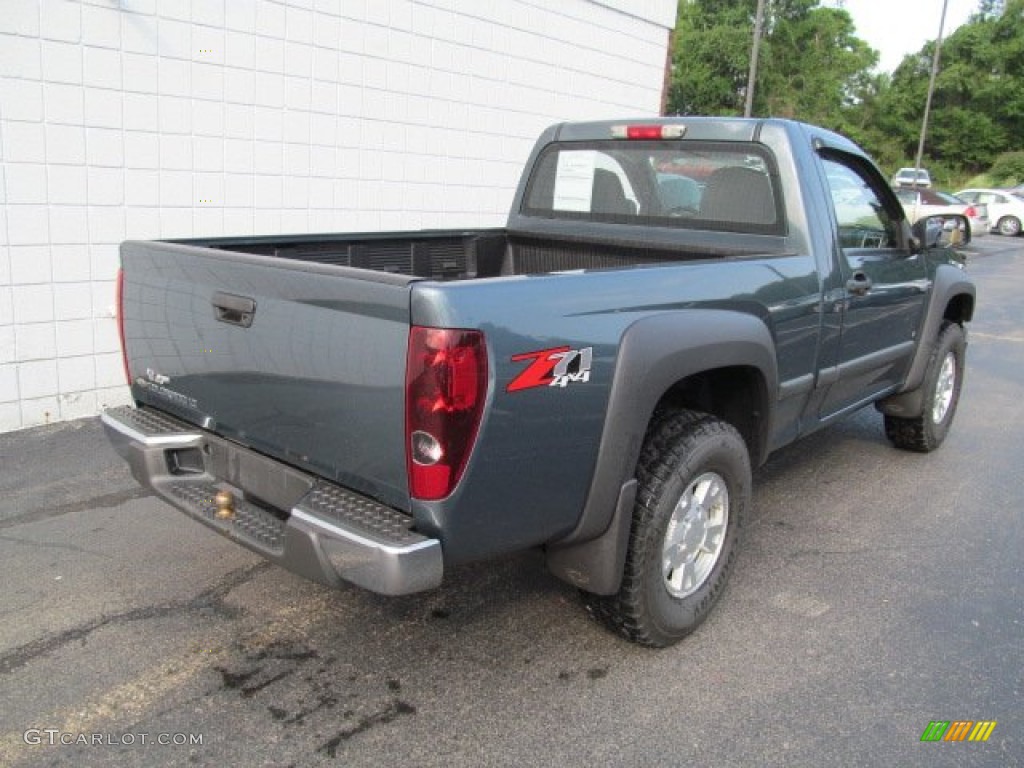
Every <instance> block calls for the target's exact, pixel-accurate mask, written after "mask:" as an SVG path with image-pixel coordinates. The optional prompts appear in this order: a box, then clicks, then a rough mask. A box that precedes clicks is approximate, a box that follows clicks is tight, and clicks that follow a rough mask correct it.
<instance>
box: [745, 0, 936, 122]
mask: <svg viewBox="0 0 1024 768" xmlns="http://www.w3.org/2000/svg"><path fill="white" fill-rule="evenodd" d="M943 13H945V11H943ZM763 24H764V0H757V17H756V18H755V20H754V44H753V46H751V49H750V74H749V75H747V101H746V104H745V105H744V107H743V116H744V117H750V115H751V113H752V112H753V111H754V82H755V81H756V80H757V56H758V54H759V53H760V51H761V26H762V25H763Z"/></svg>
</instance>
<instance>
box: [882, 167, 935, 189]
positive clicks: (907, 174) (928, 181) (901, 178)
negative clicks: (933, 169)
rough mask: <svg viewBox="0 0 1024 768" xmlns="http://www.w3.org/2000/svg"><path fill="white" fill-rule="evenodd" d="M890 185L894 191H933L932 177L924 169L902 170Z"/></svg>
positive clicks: (897, 172)
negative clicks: (915, 189)
mask: <svg viewBox="0 0 1024 768" xmlns="http://www.w3.org/2000/svg"><path fill="white" fill-rule="evenodd" d="M889 183H890V184H891V185H892V187H893V189H914V188H915V187H916V188H917V189H931V186H932V177H931V174H930V173H928V171H926V170H925V169H924V168H918V169H917V170H916V171H915V169H913V168H900V169H899V170H898V171H896V175H895V176H893V177H892V181H891V182H889Z"/></svg>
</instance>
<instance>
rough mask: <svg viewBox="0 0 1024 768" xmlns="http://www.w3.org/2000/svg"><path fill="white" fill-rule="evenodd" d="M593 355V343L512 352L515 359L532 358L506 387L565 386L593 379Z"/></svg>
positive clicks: (517, 361) (508, 390) (515, 361)
mask: <svg viewBox="0 0 1024 768" xmlns="http://www.w3.org/2000/svg"><path fill="white" fill-rule="evenodd" d="M593 359H594V348H593V347H584V348H583V349H571V348H570V347H551V348H550V349H538V350H537V351H536V352H523V353H522V354H519V355H512V362H513V363H519V362H522V361H524V360H531V361H532V362H531V363H530V364H529V365H528V366H526V368H525V369H524V370H523V371H522V372H520V374H519V375H518V376H516V377H515V378H514V379H512V381H511V382H510V383H509V385H508V386H507V387H506V388H505V391H506V392H518V391H519V390H521V389H533V388H534V387H565V386H568V385H569V384H573V383H577V382H587V381H590V364H591V362H592V361H593Z"/></svg>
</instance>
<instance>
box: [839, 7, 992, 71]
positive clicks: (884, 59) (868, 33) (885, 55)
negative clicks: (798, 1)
mask: <svg viewBox="0 0 1024 768" xmlns="http://www.w3.org/2000/svg"><path fill="white" fill-rule="evenodd" d="M942 2H943V0H832V2H828V3H823V5H835V6H840V5H841V6H842V7H843V8H845V9H846V10H847V12H849V14H850V16H852V17H853V22H854V24H856V25H857V36H858V37H860V38H861V39H862V40H864V41H865V42H866V43H867V44H868V45H870V46H871V47H872V48H874V49H875V50H876V51H878V54H879V61H878V70H879V71H881V72H892V71H893V70H894V69H896V67H898V66H899V64H900V62H901V61H903V57H904V56H906V55H907V54H908V53H917V52H918V51H920V50H921V47H922V46H923V45H924V44H925V43H926V42H928V41H929V40H934V39H935V38H936V37H938V36H939V20H940V19H941V18H942ZM977 7H978V0H949V6H948V8H947V9H946V23H945V25H944V26H943V29H942V39H943V40H945V39H946V38H947V37H949V35H950V34H951V33H952V32H953V30H955V29H956V28H957V27H959V26H960V25H961V24H963V23H964V22H965V21H967V17H968V16H970V15H971V14H972V13H974V11H975V10H977Z"/></svg>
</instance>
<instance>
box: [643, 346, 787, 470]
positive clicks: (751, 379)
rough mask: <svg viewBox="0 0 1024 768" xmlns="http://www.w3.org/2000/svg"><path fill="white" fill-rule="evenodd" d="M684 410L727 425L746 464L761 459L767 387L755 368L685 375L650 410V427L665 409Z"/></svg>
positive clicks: (735, 368)
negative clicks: (740, 444)
mask: <svg viewBox="0 0 1024 768" xmlns="http://www.w3.org/2000/svg"><path fill="white" fill-rule="evenodd" d="M680 408H686V409H689V410H694V411H702V412H704V413H710V414H712V415H713V416H716V417H718V418H719V419H722V421H725V422H728V423H729V424H731V425H732V426H733V427H735V428H736V431H738V432H739V433H740V435H741V436H742V437H743V440H744V442H746V444H747V450H748V451H749V453H750V463H751V465H752V466H757V465H758V464H760V463H761V461H762V459H763V458H764V449H765V445H766V443H767V430H768V388H767V386H766V384H765V381H764V377H763V376H762V375H761V372H760V371H759V370H757V369H756V368H752V367H749V366H731V367H728V368H716V369H714V370H711V371H702V372H701V373H697V374H694V375H692V376H688V377H687V378H685V379H683V380H682V381H678V382H676V383H675V384H674V385H673V386H672V387H671V388H670V389H669V390H668V391H667V392H665V394H664V395H662V396H661V399H660V400H658V404H657V405H656V406H655V408H654V414H653V416H652V418H651V423H652V424H653V423H654V422H655V421H657V420H658V417H659V416H660V415H661V414H662V413H664V412H665V411H669V410H678V409H680Z"/></svg>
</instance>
